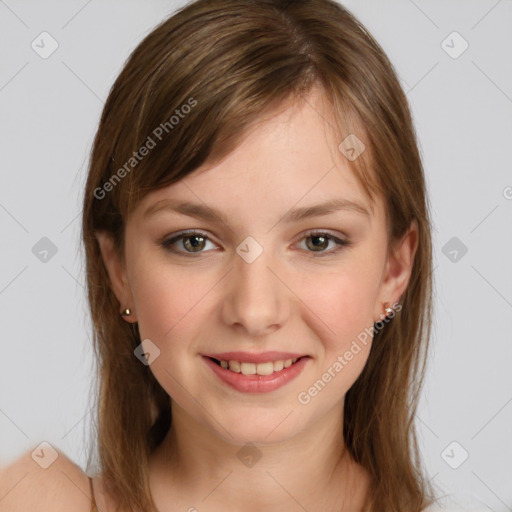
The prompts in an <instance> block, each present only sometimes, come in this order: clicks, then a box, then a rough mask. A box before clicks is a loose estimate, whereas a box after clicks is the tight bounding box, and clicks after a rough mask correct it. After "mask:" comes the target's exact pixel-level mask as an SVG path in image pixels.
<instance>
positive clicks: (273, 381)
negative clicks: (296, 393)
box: [203, 356, 309, 393]
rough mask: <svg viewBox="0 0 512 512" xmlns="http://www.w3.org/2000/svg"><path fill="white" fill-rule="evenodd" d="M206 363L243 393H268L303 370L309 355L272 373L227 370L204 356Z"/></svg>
mask: <svg viewBox="0 0 512 512" xmlns="http://www.w3.org/2000/svg"><path fill="white" fill-rule="evenodd" d="M203 359H204V360H205V362H206V364H207V365H208V366H209V367H210V368H211V369H212V370H213V372H214V373H215V375H217V377H219V379H220V380H222V381H223V382H225V383H226V384H228V385H229V386H231V387H232V388H234V389H236V390H237V391H240V392H242V393H268V392H269V391H274V390H276V389H279V388H280V387H282V386H284V385H285V384H287V383H288V382H290V381H291V380H293V379H294V378H295V377H297V376H298V375H299V374H300V372H301V371H302V370H303V368H304V365H305V364H306V363H307V361H308V359H309V357H303V358H302V359H299V360H298V361H297V362H296V363H294V364H292V365H291V366H289V367H288V368H284V369H282V370H281V371H279V372H274V373H272V374H271V375H244V374H243V373H235V372H232V371H231V370H226V369H224V368H222V366H219V365H218V364H217V363H215V362H213V361H212V360H211V359H210V358H209V357H205V356H203Z"/></svg>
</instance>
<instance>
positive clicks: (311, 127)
mask: <svg viewBox="0 0 512 512" xmlns="http://www.w3.org/2000/svg"><path fill="white" fill-rule="evenodd" d="M320 114H321V115H320ZM325 119H329V109H328V106H327V104H326V103H325V101H324V100H323V98H322V96H321V95H320V94H318V93H317V94H311V95H310V97H309V99H308V103H305V102H303V103H301V104H299V106H294V107H290V108H288V109H285V110H281V111H278V112H276V114H275V116H273V117H270V118H266V120H265V121H263V122H261V123H260V124H258V125H257V126H256V127H255V128H254V129H253V130H252V132H251V133H250V135H249V136H248V137H247V138H246V139H245V142H243V143H242V144H241V145H240V146H239V147H238V148H237V149H236V150H235V151H234V152H233V153H232V154H230V155H229V156H228V157H227V158H225V159H224V160H223V161H222V162H220V163H218V164H216V165H215V166H210V167H208V166H203V167H201V168H199V169H197V170H196V171H195V172H194V173H192V174H191V175H189V176H187V177H186V178H185V179H184V180H182V181H180V182H179V183H176V184H173V185H172V186H169V187H168V188H165V189H161V190H158V191H155V192H152V193H150V194H149V195H147V196H146V197H145V198H144V199H143V200H142V201H141V202H140V203H139V205H138V206H137V208H136V209H135V210H134V211H133V213H132V214H131V216H130V217H129V219H128V220H127V224H126V237H125V240H126V242H125V243H126V245H125V262H124V263H120V262H119V260H118V259H117V258H116V257H115V255H114V253H113V252H112V251H111V250H109V247H111V246H110V245H109V241H108V237H105V236H103V235H101V236H99V241H100V245H101V248H102V252H103V257H104V260H105V263H106V265H107V269H108V271H109V275H110V278H111V281H112V284H113V286H114V291H115V293H116V295H117V297H118V298H119V301H120V310H121V309H122V308H125V307H130V308H131V309H132V312H133V314H132V316H131V319H130V320H131V321H137V322H138V325H139V329H140V333H141V339H143V340H146V339H149V340H151V342H152V343H153V344H154V345H151V344H150V345H146V346H145V347H149V352H150V353H151V351H154V350H155V349H154V346H156V347H158V349H159V350H160V353H159V355H158V356H157V357H156V358H155V359H154V361H153V362H152V363H151V365H150V369H151V371H152V372H153V374H154V375H155V377H156V378H157V380H158V381H159V382H160V384H161V385H162V387H163V388H164V389H165V390H166V391H167V392H168V393H169V395H170V396H171V397H172V400H173V415H174V411H175V408H176V407H178V408H179V410H180V411H183V413H184V414H186V416H187V418H189V421H192V422H195V423H196V424H201V425H204V426H206V428H208V429H209V430H211V431H212V432H213V433H215V434H216V435H217V436H219V437H221V438H223V439H225V440H226V441H228V442H231V443H237V444H238V443H240V444H243V443H246V442H249V441H251V442H255V443H260V444H264V443H269V442H278V441H282V440H284V439H289V438H292V437H293V436H294V435H297V434H298V433H300V432H303V431H304V430H307V429H309V428H314V426H315V424H316V423H317V422H318V421H320V420H321V419H322V418H325V417H326V415H327V414H329V413H331V414H336V415H338V416H339V414H340V412H341V411H342V408H343V398H344V396H345V394H346V392H347V391H348V390H349V388H350V387H351V386H352V384H353V383H354V381H355V380H356V379H357V377H358V376H359V374H360V373H361V371H362V370H363V368H364V366H365V363H366V361H367V358H368V355H369V351H370V348H371V342H372V340H371V333H372V331H371V328H372V326H373V324H374V322H375V321H377V320H380V319H381V318H382V316H381V315H382V314H383V312H384V309H383V302H389V303H390V304H393V303H394V302H395V301H398V299H399V298H400V296H401V294H402V293H403V291H404V290H405V287H406V284H407V280H408V278H409V274H410V269H411V265H412V259H413V255H414V251H415V237H414V232H412V233H411V234H409V235H408V236H407V237H404V239H403V241H402V243H401V244H400V245H398V246H397V248H396V251H395V252H393V253H392V255H391V256H390V257H389V258H387V253H386V251H387V235H386V214H385V208H384V204H383V202H382V200H381V199H377V201H376V202H375V203H374V204H373V206H372V205H371V204H370V202H369V200H368V198H367V197H366V195H365V194H364V191H363V189H362V188H361V185H360V184H359V183H358V181H357V179H356V178H355V176H354V175H353V174H352V172H351V171H350V170H349V169H348V167H347V161H346V159H345V156H344V155H343V154H342V153H341V152H340V151H339V150H338V145H339V143H340V142H341V141H340V140H337V139H336V137H335V136H334V135H333V134H332V133H331V132H330V131H329V130H328V129H326V126H327V125H326V121H325ZM331 125H333V121H331ZM330 202H333V203H334V202H338V206H336V205H335V207H334V208H331V209H326V210H325V211H323V212H322V211H319V210H317V209H316V208H317V207H318V206H319V205H322V204H324V203H330ZM185 203H189V204H194V205H197V208H193V207H190V208H185V207H183V206H181V207H180V205H183V204H185ZM340 205H342V206H343V205H345V207H342V208H340V207H339V206H340ZM178 210H181V211H178ZM212 211H214V212H216V213H217V217H219V218H216V217H215V216H211V215H210V216H208V215H206V213H207V212H210V213H211V212H212ZM308 213H309V215H308ZM183 231H186V233H185V234H183ZM365 328H366V329H367V331H365ZM364 333H366V336H365V335H364ZM369 333H370V335H369ZM363 340H364V341H363ZM145 343H147V342H145ZM151 347H153V348H151ZM233 352H237V354H233ZM228 353H230V354H228ZM207 356H209V357H214V356H217V357H215V359H217V360H227V361H229V360H231V361H236V360H238V362H241V363H244V364H242V365H237V364H236V362H235V363H229V362H228V363H227V364H228V366H229V367H228V368H227V369H226V368H223V367H222V366H219V364H218V363H216V362H214V361H212V360H211V359H209V357H207ZM296 358H299V359H298V361H297V362H295V363H293V364H292V365H291V366H289V367H287V368H283V369H282V370H280V367H281V365H282V363H280V362H279V361H285V364H289V359H292V360H294V359H296ZM286 360H288V361H286ZM251 363H252V364H251ZM259 363H262V364H261V365H260V364H259ZM141 364H142V363H141ZM222 365H224V366H226V363H222ZM238 366H240V368H238ZM239 369H240V370H241V373H238V370H239ZM253 371H256V372H258V373H257V374H256V375H254V374H251V373H252V372H253ZM269 372H272V373H271V374H269V375H258V374H259V373H264V374H267V373H269ZM245 373H248V374H249V375H245ZM315 383H316V384H315ZM292 411H293V414H290V413H291V412H292ZM284 418H286V420H285V421H283V420H284Z"/></svg>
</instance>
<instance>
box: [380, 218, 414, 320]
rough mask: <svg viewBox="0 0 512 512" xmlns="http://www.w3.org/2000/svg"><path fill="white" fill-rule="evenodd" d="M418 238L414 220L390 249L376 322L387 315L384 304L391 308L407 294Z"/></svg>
mask: <svg viewBox="0 0 512 512" xmlns="http://www.w3.org/2000/svg"><path fill="white" fill-rule="evenodd" d="M418 238H419V237H418V224H417V222H416V220H413V222H412V223H411V225H410V227H409V229H408V230H407V232H406V233H405V235H404V236H403V237H402V238H401V239H400V240H398V241H396V242H395V243H394V244H393V246H392V247H391V248H390V251H389V255H388V259H387V262H386V267H385V270H384V274H383V277H382V282H381V286H380V290H379V295H378V299H379V300H378V301H377V303H376V304H375V311H374V318H375V321H376V322H377V321H378V320H381V319H382V318H383V316H382V315H383V314H385V313H384V308H383V305H382V304H383V303H385V302H387V303H389V306H390V307H391V306H392V305H393V304H395V303H396V302H398V301H399V300H400V298H401V297H402V295H403V294H404V293H405V290H406V289H407V285H408V284H409V279H410V277H411V273H412V267H413V264H414V256H415V254H416V250H417V249H418Z"/></svg>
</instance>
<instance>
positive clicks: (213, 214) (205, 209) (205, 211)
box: [143, 199, 371, 224]
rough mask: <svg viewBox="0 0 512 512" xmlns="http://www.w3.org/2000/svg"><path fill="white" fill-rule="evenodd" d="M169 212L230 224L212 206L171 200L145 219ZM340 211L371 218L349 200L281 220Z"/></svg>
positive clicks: (155, 207)
mask: <svg viewBox="0 0 512 512" xmlns="http://www.w3.org/2000/svg"><path fill="white" fill-rule="evenodd" d="M169 210H170V211H172V212H175V213H180V214H182V215H187V216H189V217H195V218H198V219H202V220H205V221H213V222H220V223H223V224H228V223H229V219H228V217H226V216H225V215H224V214H223V213H221V212H219V211H218V210H216V209H214V208H212V207H210V206H207V205H205V204H199V203H191V202H177V201H173V200H170V199H162V200H160V201H157V202H156V203H155V204H153V205H152V206H150V207H149V208H148V209H147V210H146V211H145V212H144V214H143V217H144V218H148V217H150V216H151V215H154V214H155V213H157V212H160V211H169ZM340 210H345V211H352V212H355V213H359V214H361V215H364V216H366V217H367V218H368V219H369V218H370V217H371V215H370V212H369V211H368V210H367V208H365V206H363V205H362V204H360V203H358V202H356V201H352V200H349V199H331V200H329V201H325V202H323V203H319V204H315V205H312V206H304V207H299V208H294V209H293V210H290V211H289V212H287V213H286V214H285V215H284V216H283V217H282V218H281V221H283V222H286V223H292V222H300V221H302V220H305V219H309V218H311V217H321V216H324V215H329V214H331V213H334V212H337V211H340Z"/></svg>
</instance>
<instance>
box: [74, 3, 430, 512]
mask: <svg viewBox="0 0 512 512" xmlns="http://www.w3.org/2000/svg"><path fill="white" fill-rule="evenodd" d="M313 86H320V87H321V88H322V90H323V92H324V94H325V97H326V98H328V99H329V101H330V103H331V105H332V112H333V115H334V117H335V118H336V120H337V123H336V124H337V126H336V128H337V130H338V136H339V137H340V138H339V141H340V142H341V141H342V140H343V139H344V138H345V137H346V136H347V135H349V134H350V133H355V134H357V137H358V138H359V139H360V140H362V141H363V142H364V144H365V146H366V150H365V151H364V153H363V154H362V155H361V156H360V157H359V158H358V159H356V160H355V161H353V162H348V165H349V166H350V168H351V169H352V170H353V171H354V173H355V175H356V176H357V177H358V179H359V181H360V182H361V184H362V185H363V187H364V189H365V191H366V193H367V194H368V196H369V197H370V198H373V197H375V194H379V195H380V196H381V197H382V198H383V199H384V202H385V205H386V214H387V226H388V240H389V246H388V247H391V245H392V242H393V241H396V240H399V238H400V237H401V236H403V235H404V234H405V233H406V231H407V229H408V228H409V227H410V226H411V224H412V223H415V224H416V225H417V228H418V235H419V242H418V250H417V253H416V255H415V259H414V265H413V268H412V274H411V278H410V281H409V285H408V288H407V290H406V292H405V293H404V294H403V296H402V297H401V305H402V309H401V311H400V313H397V314H396V315H395V318H393V320H392V321H391V322H390V323H389V324H387V325H386V326H385V327H384V328H383V329H381V330H379V331H378V332H377V333H376V334H375V337H374V342H373V345H372V349H371V352H370V354H369V358H368V361H367V364H366V366H365V368H364V370H363V371H362V373H361V375H360V376H359V378H358V379H357V381H356V382H355V383H354V385H353V386H352V387H351V389H350V390H349V391H348V392H347V394H346V397H345V409H344V438H345V443H346V445H347V448H348V450H349V453H350V455H351V456H352V458H353V459H354V460H355V461H357V462H358V463H360V464H361V465H362V466H363V467H364V468H366V470H367V471H368V472H369V474H370V476H371V478H372V481H371V486H370V492H369V496H368V503H367V507H366V510H367V511H369V512H377V511H379V512H382V511H393V512H418V511H420V510H422V509H423V508H424V507H425V506H426V505H428V504H429V503H431V501H432V500H433V493H432V489H431V488H430V486H429V483H428V482H427V481H426V478H425V475H424V469H423V466H422V462H421V458H420V454H419V450H418V444H417V439H416V432H415V425H414V417H415V412H416V408H417V404H418V399H419V393H420V390H421V387H422V383H423V378H424V372H425V364H426V362H427V357H426V356H427V348H428V342H429V337H430V329H431V314H432V281H431V266H432V256H431V252H432V248H431V234H430V229H431V227H430V220H429V213H428V198H427V195H426V186H425V180H424V175H423V168H422V163H421V158H420V155H419V151H418V146H417V142H416V135H415V132H414V127H413V122H412V119H411V114H410V111H409V107H408V103H407V99H406V97H405V94H404V92H403V91H402V89H401V86H400V83H399V81H398V79H397V76H396V73H395V71H394V69H393V66H392V64H391V63H390V61H389V60H388V58H387V57H386V55H385V53H384V52H383V50H382V49H381V47H380V46H379V44H378V43H377V42H376V41H375V40H374V38H373V37H372V36H371V35H370V34H369V33H368V32H367V30H366V29H365V27H364V26H362V25H361V23H360V22H359V21H358V20H357V19H356V18H355V17H354V16H353V15H352V14H351V13H350V12H349V11H348V10H346V9H345V8H343V7H342V6H341V5H339V4H338V3H336V2H334V1H331V0H302V1H300V0H297V1H293V0H288V1H285V0H281V1H280V0H243V1H242V0H199V1H196V2H193V3H191V4H188V5H187V6H185V7H183V8H182V9H180V10H179V11H177V12H176V13H175V14H174V15H173V16H171V17H170V18H168V19H167V20H165V21H164V22H163V23H161V24H160V25H159V26H157V27H156V28H155V29H154V30H153V31H152V32H151V33H150V34H149V35H147V36H146V37H145V38H144V40H143V41H142V42H141V43H140V44H139V45H138V47H137V48H136V49H135V50H134V51H133V53H132V54H131V55H130V57H129V58H128V60H127V62H126V64H125V66H124V68H123V70H122V72H121V73H120V75H119V77H118V78H117V80H116V81H115V83H114V85H113V86H112V88H111V90H110V93H109V96H108V99H107V101H106V103H105V106H104V109H103V112H102V116H101V120H100V123H99V128H98V131H97V134H96V137H95V140H94V145H93V148H92V152H91V160H90V167H89V174H88V179H87V184H86V188H85V197H84V204H83V223H82V231H83V232H82V235H83V243H84V245H85V256H86V274H87V275H86V277H87V289H88V299H89V304H90V312H91V316H92V321H93V328H94V348H95V352H96V355H97V361H98V381H97V385H98V389H97V393H98V409H97V417H98V424H97V439H98V446H97V448H98V454H99V462H100V469H101V472H102V477H103V480H104V484H105V486H106V488H107V489H108V491H109V492H110V493H111V495H112V496H113V497H114V498H115V499H116V502H117V503H118V504H119V506H120V507H121V508H123V509H127V510H141V511H149V510H151V509H155V508H156V507H155V505H154V503H153V501H152V498H151V494H150V488H149V480H148V460H149V457H150V455H151V453H152V451H153V450H154V449H155V447H157V446H158V445H159V443H160V442H161V441H162V440H163V438H164V437H165V435H166V433H167V432H168V430H169V428H170V425H171V408H170V398H169V396H168V394H167V393H166V391H165V390H164V389H163V388H162V387H161V386H160V384H159V383H158V382H157V381H156V379H155V378H154V376H153V374H152V373H151V371H150V369H149V367H147V366H144V365H143V364H141V363H140V361H139V360H138V359H137V358H136V357H135V356H134V349H135V348H136V347H137V346H138V345H139V344H140V343H141V339H140V336H139V332H138V328H137V325H136V324H129V323H126V322H125V321H124V320H123V319H122V318H121V317H120V315H119V311H120V310H121V307H122V306H123V305H120V304H119V302H118V300H117V299H116V297H115V295H114V293H113V291H112V289H111V286H110V284H109V279H108V275H107V272H106V268H105V266H104V263H103V260H102V257H101V253H100V248H99V245H98V242H97V239H96V237H95V233H96V232H97V231H106V232H108V233H110V234H111V235H112V237H113V238H114V240H115V242H116V247H117V250H118V251H119V255H120V256H121V257H123V245H124V243H123V237H124V227H125V223H126V220H127V218H128V215H129V214H130V212H131V211H132V210H133V208H134V207H135V206H136V205H137V204H138V202H139V201H140V199H142V198H143V197H144V196H145V194H147V193H148V192H150V191H153V190H156V189H159V188H162V187H166V186H169V185H170V184H172V183H175V182H177V181H179V180H180V179H182V178H183V177H185V176H187V175H188V174H189V173H191V172H192V171H194V170H195V169H196V168H198V167H199V166H201V165H202V164H204V163H206V162H214V161H218V160H219V159H221V158H222V157H223V156H226V155H228V154H230V153H231V152H232V151H233V150H234V149H235V148H236V147H237V145H238V144H240V142H241V141H242V140H243V137H244V136H245V135H247V133H248V130H249V128H250V127H251V126H252V125H254V123H256V122H258V120H261V119H262V116H263V115H264V114H265V113H271V112H272V111H274V110H275V109H276V108H277V107H278V106H280V105H283V104H285V102H286V101H287V100H290V99H291V100H292V101H293V99H294V98H295V99H297V98H304V97H305V95H306V94H307V93H308V92H309V91H311V89H312V87H313ZM185 105H188V107H187V108H184V106H185ZM173 116H174V117H173ZM158 128H159V130H158ZM156 134H160V135H161V140H160V139H159V138H158V137H157V135H156ZM150 139H151V141H153V142H154V143H155V144H154V145H152V144H151V143H150ZM157 139H159V140H157ZM143 146H146V147H148V146H152V147H151V149H150V150H149V152H147V155H146V156H144V158H140V159H139V158H136V159H135V157H134V156H133V155H134V152H136V153H137V152H139V151H140V149H141V148H142V147H143ZM137 154H139V153H137ZM139 156H140V155H139ZM132 158H133V160H131V159H132ZM122 169H124V171H123V170H122ZM340 442H341V440H340Z"/></svg>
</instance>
